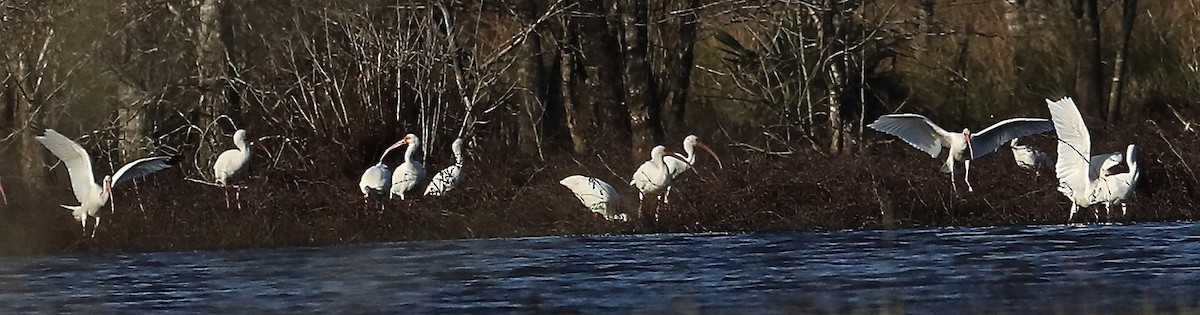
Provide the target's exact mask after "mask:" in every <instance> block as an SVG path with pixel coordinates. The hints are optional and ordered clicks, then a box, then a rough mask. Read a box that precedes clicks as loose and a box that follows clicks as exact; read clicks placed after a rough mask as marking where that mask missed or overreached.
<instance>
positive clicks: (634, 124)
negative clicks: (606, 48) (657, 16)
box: [613, 0, 662, 158]
mask: <svg viewBox="0 0 1200 315" xmlns="http://www.w3.org/2000/svg"><path fill="white" fill-rule="evenodd" d="M613 8H615V10H616V12H614V13H615V14H613V16H616V17H620V19H621V23H620V24H621V35H622V41H621V44H622V45H621V51H622V55H623V56H624V61H625V64H624V67H623V69H624V73H623V75H622V81H623V82H624V83H625V98H624V100H623V101H624V102H625V107H626V108H628V109H629V127H630V132H631V136H632V137H633V150H632V154H633V156H634V157H635V158H644V157H646V156H648V154H647V153H648V152H650V147H652V146H654V144H655V143H658V137H659V135H661V134H662V125H661V124H660V123H659V122H658V121H656V120H654V118H655V117H657V115H655V114H654V113H652V112H653V111H655V110H657V109H658V107H657V106H656V105H655V104H654V101H653V99H652V98H651V95H652V94H651V89H652V87H651V85H652V84H653V83H652V78H651V77H650V64H649V62H648V60H647V59H646V54H647V49H648V47H649V39H648V36H647V31H646V20H647V7H646V0H621V1H619V5H617V6H613Z"/></svg>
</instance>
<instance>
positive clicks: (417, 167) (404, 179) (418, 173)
mask: <svg viewBox="0 0 1200 315" xmlns="http://www.w3.org/2000/svg"><path fill="white" fill-rule="evenodd" d="M400 142H402V144H407V145H408V148H407V149H405V151H404V163H403V164H400V166H397V167H396V171H395V172H394V173H392V188H391V197H392V198H396V197H397V196H399V197H400V200H404V198H405V194H406V193H408V192H410V191H416V189H417V187H420V186H421V183H422V182H424V181H425V166H424V165H421V162H420V161H417V160H415V159H413V156H414V155H415V154H417V149H418V148H419V147H420V146H421V139H420V138H417V136H416V135H414V134H411V133H410V134H408V135H406V136H404V139H403V140H400Z"/></svg>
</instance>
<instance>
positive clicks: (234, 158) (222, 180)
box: [213, 129, 250, 209]
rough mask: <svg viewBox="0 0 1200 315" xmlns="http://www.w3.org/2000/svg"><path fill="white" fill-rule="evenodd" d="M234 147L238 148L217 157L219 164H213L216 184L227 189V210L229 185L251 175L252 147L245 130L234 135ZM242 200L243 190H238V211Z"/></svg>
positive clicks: (235, 197)
mask: <svg viewBox="0 0 1200 315" xmlns="http://www.w3.org/2000/svg"><path fill="white" fill-rule="evenodd" d="M233 145H234V146H237V148H236V149H229V150H225V152H221V155H218V156H217V163H215V164H213V175H214V176H215V178H216V180H215V182H216V183H217V184H219V185H221V186H222V187H224V188H225V208H229V185H230V184H231V183H234V182H238V181H241V180H244V179H246V176H248V175H250V145H249V144H248V143H246V130H245V129H238V131H237V132H234V133H233ZM241 199H242V192H241V188H238V190H237V192H235V194H234V202H235V203H237V205H238V209H241V208H242V204H241Z"/></svg>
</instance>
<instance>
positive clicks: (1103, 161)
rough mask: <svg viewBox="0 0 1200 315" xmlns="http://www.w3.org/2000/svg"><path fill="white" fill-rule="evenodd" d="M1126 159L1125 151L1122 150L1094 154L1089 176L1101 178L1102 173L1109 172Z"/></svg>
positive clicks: (1090, 177) (1090, 163)
mask: <svg viewBox="0 0 1200 315" xmlns="http://www.w3.org/2000/svg"><path fill="white" fill-rule="evenodd" d="M1124 160H1125V153H1124V152H1121V151H1113V152H1109V153H1105V154H1098V155H1093V156H1092V158H1091V159H1090V160H1089V162H1088V164H1089V165H1090V166H1089V167H1088V178H1089V179H1097V178H1100V174H1101V173H1107V172H1108V170H1109V169H1111V168H1113V167H1116V166H1117V165H1120V164H1121V161H1124Z"/></svg>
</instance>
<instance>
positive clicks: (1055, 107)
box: [1046, 97, 1138, 222]
mask: <svg viewBox="0 0 1200 315" xmlns="http://www.w3.org/2000/svg"><path fill="white" fill-rule="evenodd" d="M1046 104H1047V106H1048V107H1049V108H1050V116H1051V118H1052V119H1053V120H1054V129H1055V130H1056V132H1057V133H1058V140H1059V141H1058V160H1057V161H1056V163H1055V169H1054V170H1055V174H1056V175H1057V177H1058V181H1059V191H1060V192H1062V193H1063V195H1065V196H1067V198H1069V199H1071V213H1070V215H1068V216H1067V221H1068V222H1070V221H1071V220H1072V219H1074V217H1075V213H1076V212H1077V211H1078V210H1079V207H1085V208H1086V207H1089V206H1092V205H1094V204H1097V203H1105V204H1106V205H1108V206H1109V207H1111V205H1112V203H1114V202H1117V201H1120V200H1124V199H1125V198H1127V197H1128V196H1129V194H1130V193H1131V191H1132V190H1133V186H1134V184H1135V183H1136V180H1137V171H1138V169H1137V162H1136V161H1135V159H1136V156H1135V155H1134V154H1135V153H1136V152H1135V151H1134V150H1135V149H1134V146H1133V145H1129V148H1128V152H1127V154H1128V156H1126V159H1125V160H1126V161H1127V163H1128V165H1129V168H1130V171H1129V173H1126V174H1130V175H1125V176H1120V177H1117V176H1116V175H1111V176H1100V174H1101V173H1103V172H1101V171H1098V169H1101V168H1103V167H1104V166H1096V163H1097V162H1100V163H1101V164H1103V163H1104V162H1103V161H1107V160H1110V159H1111V158H1103V159H1099V160H1098V159H1096V158H1093V157H1091V151H1092V148H1091V147H1092V138H1091V134H1090V133H1089V132H1088V129H1087V125H1085V124H1084V122H1083V116H1082V115H1080V114H1079V108H1077V107H1076V106H1075V101H1074V100H1072V99H1071V98H1069V97H1066V98H1063V99H1060V100H1057V101H1051V100H1049V99H1047V100H1046ZM1118 175H1124V174H1118Z"/></svg>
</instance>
